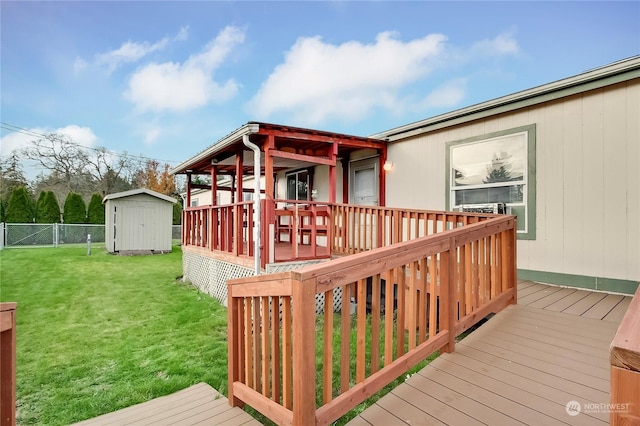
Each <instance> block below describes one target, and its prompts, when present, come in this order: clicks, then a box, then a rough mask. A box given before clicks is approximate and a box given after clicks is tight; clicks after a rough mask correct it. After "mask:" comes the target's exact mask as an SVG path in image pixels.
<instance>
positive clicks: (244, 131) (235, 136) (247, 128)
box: [169, 122, 260, 175]
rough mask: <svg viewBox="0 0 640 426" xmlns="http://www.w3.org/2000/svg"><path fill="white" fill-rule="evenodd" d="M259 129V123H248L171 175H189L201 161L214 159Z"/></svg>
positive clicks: (185, 162)
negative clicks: (216, 155) (217, 154)
mask: <svg viewBox="0 0 640 426" xmlns="http://www.w3.org/2000/svg"><path fill="white" fill-rule="evenodd" d="M259 128H260V125H259V124H258V123H255V122H249V123H246V124H245V125H243V126H242V127H239V128H238V129H236V130H234V131H233V132H232V133H230V134H228V135H227V136H225V137H224V138H222V139H220V140H219V141H218V142H216V143H215V144H213V145H211V146H210V147H208V148H206V149H205V150H204V151H202V152H200V153H199V154H196V155H195V156H193V157H191V158H190V159H188V160H186V161H183V162H182V163H180V164H178V165H177V166H176V167H174V168H172V169H171V170H169V174H171V175H177V174H182V173H188V172H189V170H190V169H191V168H192V167H193V165H194V164H197V163H199V162H200V161H202V160H204V159H206V158H208V157H212V156H214V155H215V154H216V153H218V152H220V151H222V150H224V149H225V148H227V147H229V146H230V145H233V144H234V143H236V142H237V141H238V140H240V139H242V137H243V136H244V135H249V134H252V133H257V132H258V130H259Z"/></svg>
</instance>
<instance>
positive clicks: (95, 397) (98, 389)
mask: <svg viewBox="0 0 640 426" xmlns="http://www.w3.org/2000/svg"><path fill="white" fill-rule="evenodd" d="M0 266H1V268H0V300H2V301H16V302H18V310H17V318H18V319H17V330H18V338H17V342H18V347H17V359H18V366H17V417H18V419H17V420H18V425H36V424H37V425H40V424H47V425H63V424H69V423H73V422H77V421H80V420H84V419H87V418H92V417H96V416H98V415H100V414H104V413H109V412H113V411H116V410H119V409H121V408H124V407H128V406H131V405H134V404H137V403H140V402H144V401H148V400H150V399H153V398H157V397H159V396H163V395H167V394H170V393H173V392H176V391H178V390H180V389H184V388H186V387H188V386H190V385H193V384H195V383H199V382H206V383H208V384H210V385H211V386H213V387H214V388H216V389H217V390H218V391H220V392H221V393H222V394H225V395H226V394H227V311H226V309H225V308H224V307H223V306H222V305H220V304H219V303H218V302H217V301H215V300H214V299H213V298H211V297H209V296H207V295H204V294H202V293H199V292H198V291H197V290H196V289H195V288H194V287H192V286H191V285H190V284H184V283H181V282H179V281H178V280H176V278H177V277H178V276H179V275H181V274H182V262H181V252H180V247H179V246H174V251H173V252H172V253H170V254H164V255H155V256H129V257H127V256H114V255H109V254H107V253H106V251H105V250H104V248H96V247H94V248H93V250H92V254H91V256H87V250H86V246H78V247H60V248H55V249H54V248H50V247H49V248H33V249H7V250H3V251H0ZM334 320H335V321H334V336H335V338H334V341H333V345H334V368H333V371H334V376H335V382H334V388H335V389H334V395H335V394H337V388H338V386H339V385H338V381H339V379H338V372H339V370H340V366H339V361H338V359H337V356H336V355H335V354H338V353H339V352H340V340H341V336H340V322H339V315H336V316H335V317H334ZM319 321H320V322H321V318H319ZM368 327H369V329H370V324H369V325H368ZM317 333H318V334H317V339H316V340H317V342H318V344H317V348H318V353H317V359H316V364H317V374H318V375H319V377H321V374H322V362H323V361H322V353H321V348H322V326H321V324H320V323H319V324H318V326H317ZM349 337H350V340H351V348H352V349H351V353H352V354H355V342H356V337H357V336H356V327H355V326H354V327H352V331H351V335H350V336H349ZM369 351H370V345H368V346H367V357H369ZM435 356H437V355H436V354H434V355H433V356H432V357H430V358H429V359H427V360H425V361H423V362H421V363H420V364H418V365H417V366H415V367H414V368H412V369H411V370H410V371H408V372H407V373H405V375H406V374H413V373H414V372H416V371H418V370H419V369H420V368H422V367H424V365H426V364H427V363H428V362H430V361H431V360H432V359H433V358H435ZM352 362H353V365H352V366H351V372H352V375H353V372H354V371H355V357H352ZM405 375H402V376H401V377H399V378H397V379H396V380H395V381H394V382H392V383H390V384H389V385H387V386H385V387H384V388H383V389H382V390H381V391H379V392H377V393H376V394H374V395H373V396H372V397H371V398H369V399H368V400H367V401H365V402H363V403H362V404H360V405H358V406H357V407H355V408H354V409H353V410H352V411H350V412H349V413H347V415H345V416H344V417H342V418H341V419H339V420H338V421H337V422H336V424H337V425H343V424H345V423H347V422H348V421H349V420H350V419H352V418H354V417H355V416H356V415H358V414H359V413H360V412H362V411H363V410H364V409H365V408H366V407H368V406H370V405H371V404H373V403H374V402H375V401H376V400H377V399H379V398H380V397H382V396H383V395H385V394H386V393H388V392H389V391H391V390H392V389H393V388H394V387H396V386H397V385H398V384H400V383H402V381H404V379H405ZM353 379H354V378H352V380H351V381H352V384H353ZM316 382H317V383H318V385H320V383H321V382H322V381H321V380H317V381H316ZM321 392H322V390H321V389H320V388H318V401H321ZM247 408H248V411H249V412H250V413H251V414H252V415H254V416H255V417H256V418H257V419H258V420H259V421H260V422H263V423H264V424H273V423H272V422H270V421H269V420H268V419H267V418H265V417H264V416H262V415H261V414H260V413H258V412H256V411H254V410H252V409H250V408H249V407H247Z"/></svg>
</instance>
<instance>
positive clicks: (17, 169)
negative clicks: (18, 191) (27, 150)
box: [0, 152, 27, 201]
mask: <svg viewBox="0 0 640 426" xmlns="http://www.w3.org/2000/svg"><path fill="white" fill-rule="evenodd" d="M20 186H24V187H26V186H27V178H26V177H25V175H24V171H23V170H22V164H21V162H20V158H18V155H17V154H16V153H15V152H12V153H11V155H9V157H6V158H0V199H2V200H5V201H7V200H8V199H9V196H10V195H11V193H12V192H13V190H14V189H15V188H17V187H20Z"/></svg>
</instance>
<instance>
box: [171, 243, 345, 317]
mask: <svg viewBox="0 0 640 426" xmlns="http://www.w3.org/2000/svg"><path fill="white" fill-rule="evenodd" d="M318 262H319V261H306V262H288V263H275V264H269V265H267V273H269V274H273V273H278V272H286V271H293V270H296V269H299V268H302V267H303V266H306V265H309V264H311V263H318ZM182 270H183V276H184V278H183V279H184V281H188V282H190V283H191V284H193V285H194V286H195V287H197V288H198V289H199V290H200V291H202V292H203V293H206V294H208V295H210V296H211V297H213V298H214V299H216V300H217V301H219V302H220V303H222V304H223V305H224V306H227V280H231V279H234V278H242V277H250V276H253V269H249V268H245V267H244V266H240V265H235V264H233V263H228V262H224V261H221V260H217V259H213V258H210V257H207V256H202V255H199V254H196V253H189V252H186V251H183V252H182ZM333 306H334V310H335V311H336V312H338V311H340V309H341V307H342V289H341V288H337V289H335V290H334V291H333ZM323 312H324V294H316V314H318V315H320V314H322V313H323Z"/></svg>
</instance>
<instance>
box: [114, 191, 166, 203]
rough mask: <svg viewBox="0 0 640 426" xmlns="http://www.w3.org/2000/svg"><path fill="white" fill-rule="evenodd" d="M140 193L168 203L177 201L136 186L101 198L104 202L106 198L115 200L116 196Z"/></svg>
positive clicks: (122, 196) (121, 196) (129, 195)
mask: <svg viewBox="0 0 640 426" xmlns="http://www.w3.org/2000/svg"><path fill="white" fill-rule="evenodd" d="M140 194H146V195H150V196H152V197H155V198H159V199H160V200H163V201H166V202H169V203H175V202H177V200H176V199H175V198H173V197H169V196H168V195H164V194H161V193H159V192H156V191H152V190H150V189H147V188H138V189H132V190H130V191H123V192H116V193H114V194H108V195H106V196H105V197H104V198H103V199H102V203H103V204H104V203H105V202H106V201H107V200H115V199H118V198H125V197H131V196H133V195H140Z"/></svg>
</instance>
